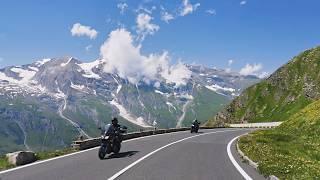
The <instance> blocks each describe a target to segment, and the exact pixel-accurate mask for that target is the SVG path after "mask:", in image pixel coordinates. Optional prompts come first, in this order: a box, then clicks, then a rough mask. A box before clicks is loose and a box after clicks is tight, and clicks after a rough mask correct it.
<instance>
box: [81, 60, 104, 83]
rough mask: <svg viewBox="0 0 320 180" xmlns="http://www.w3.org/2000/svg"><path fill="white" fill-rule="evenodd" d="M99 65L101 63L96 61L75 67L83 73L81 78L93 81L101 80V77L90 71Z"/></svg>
mask: <svg viewBox="0 0 320 180" xmlns="http://www.w3.org/2000/svg"><path fill="white" fill-rule="evenodd" d="M101 63H102V61H101V60H96V61H93V62H89V63H81V64H77V65H78V66H80V67H81V69H82V70H83V71H84V72H85V74H83V75H82V76H83V77H86V78H93V79H101V77H100V76H99V75H98V74H96V73H94V72H93V71H92V69H93V68H97V67H98V66H99V65H100V64H101Z"/></svg>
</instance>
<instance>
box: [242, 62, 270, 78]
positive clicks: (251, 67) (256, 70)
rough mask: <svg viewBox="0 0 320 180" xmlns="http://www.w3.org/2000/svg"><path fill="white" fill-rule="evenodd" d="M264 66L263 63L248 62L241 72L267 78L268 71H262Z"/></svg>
mask: <svg viewBox="0 0 320 180" xmlns="http://www.w3.org/2000/svg"><path fill="white" fill-rule="evenodd" d="M262 68H263V66H262V64H246V65H245V66H244V67H243V68H242V69H241V70H240V72H239V73H240V74H241V75H244V76H247V75H255V76H257V77H259V78H265V77H267V76H268V75H269V73H268V72H261V70H262Z"/></svg>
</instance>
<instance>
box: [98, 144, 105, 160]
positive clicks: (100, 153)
mask: <svg viewBox="0 0 320 180" xmlns="http://www.w3.org/2000/svg"><path fill="white" fill-rule="evenodd" d="M98 156H99V159H104V157H105V156H106V147H103V146H101V147H100V148H99V152H98Z"/></svg>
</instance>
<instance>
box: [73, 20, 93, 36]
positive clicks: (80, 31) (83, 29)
mask: <svg viewBox="0 0 320 180" xmlns="http://www.w3.org/2000/svg"><path fill="white" fill-rule="evenodd" d="M71 34H72V36H88V37H89V38H90V39H95V38H96V37H97V35H98V32H97V31H96V30H95V29H93V28H91V27H90V26H84V25H81V24H80V23H75V24H74V25H73V26H72V29H71Z"/></svg>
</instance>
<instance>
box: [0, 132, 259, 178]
mask: <svg viewBox="0 0 320 180" xmlns="http://www.w3.org/2000/svg"><path fill="white" fill-rule="evenodd" d="M249 131H251V130H248V129H212V130H201V132H200V133H198V134H191V133H190V132H189V131H186V132H177V133H171V134H162V135H156V136H149V137H143V138H138V139H131V140H127V141H125V142H123V146H122V149H121V153H120V154H119V155H118V156H114V155H111V156H108V157H106V159H105V160H99V159H98V156H97V148H94V149H90V150H86V151H82V152H79V153H74V154H71V155H67V156H64V157H59V158H56V159H53V160H47V161H43V162H37V163H34V164H31V165H27V166H24V167H18V168H16V169H12V170H8V171H3V172H0V179H1V180H20V179H25V180H43V179H44V180H62V179H66V180H69V179H77V180H90V179H91V180H96V179H97V180H99V179H111V180H112V179H121V180H144V179H152V180H158V179H159V180H166V179H168V180H169V179H170V180H171V179H172V180H174V179H183V180H195V179H197V180H202V179H204V180H206V179H219V180H223V179H226V180H232V179H245V178H244V175H243V174H241V173H240V172H239V170H238V169H237V168H236V166H235V164H234V163H236V164H239V165H240V168H241V169H242V170H243V171H244V172H245V173H246V174H247V175H248V176H247V178H251V179H258V180H259V179H264V177H262V176H261V175H259V174H258V173H257V172H256V171H255V170H254V169H253V168H251V167H249V166H248V165H246V164H244V163H242V162H241V160H240V158H239V157H238V155H237V153H236V152H235V144H234V143H232V144H231V146H230V150H231V155H232V157H233V158H234V159H235V162H232V161H231V160H230V156H229V155H228V153H227V146H228V143H229V142H230V141H231V140H232V139H234V138H235V137H237V136H239V135H241V134H244V133H247V132H249Z"/></svg>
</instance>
